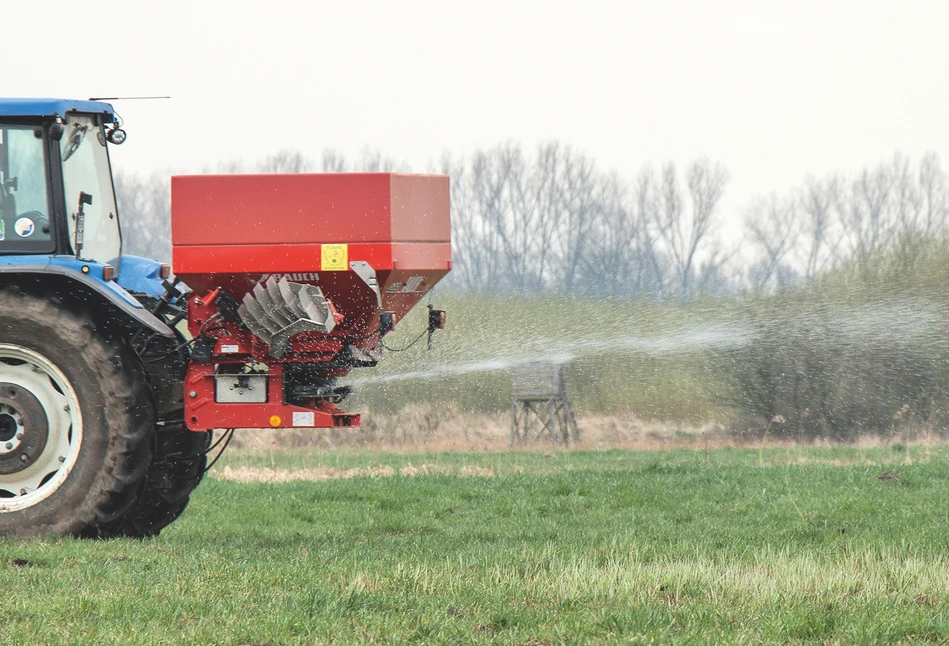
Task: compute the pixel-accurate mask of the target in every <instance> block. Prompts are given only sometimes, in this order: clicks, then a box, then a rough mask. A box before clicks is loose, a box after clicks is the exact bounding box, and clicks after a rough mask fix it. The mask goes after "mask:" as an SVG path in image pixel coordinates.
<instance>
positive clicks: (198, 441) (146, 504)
mask: <svg viewBox="0 0 949 646" xmlns="http://www.w3.org/2000/svg"><path fill="white" fill-rule="evenodd" d="M210 442H211V433H210V432H204V433H196V432H194V431H189V430H188V428H187V427H186V426H185V422H184V418H183V417H181V418H176V419H174V420H172V421H168V422H166V423H165V424H164V425H162V426H159V427H158V429H157V432H156V442H155V455H154V459H153V460H152V464H151V468H150V469H149V470H148V476H147V480H146V482H145V486H144V488H143V489H142V491H141V493H140V495H139V499H138V501H137V502H136V503H135V505H134V506H133V507H132V509H131V510H130V511H129V513H128V514H127V515H126V517H125V518H124V519H123V520H122V522H121V524H120V525H119V526H118V527H117V532H118V533H121V534H124V535H125V536H132V537H137V538H146V537H149V536H157V535H158V533H159V532H160V531H161V530H162V529H164V528H165V527H167V526H168V525H169V524H171V523H172V521H174V520H175V519H176V518H178V516H180V515H181V513H182V512H183V511H184V510H185V507H186V506H187V505H188V501H189V499H190V497H191V492H192V491H194V489H195V487H197V486H198V484H200V482H201V479H202V477H203V476H204V469H205V466H206V465H207V455H206V451H207V449H208V445H209V444H210Z"/></svg>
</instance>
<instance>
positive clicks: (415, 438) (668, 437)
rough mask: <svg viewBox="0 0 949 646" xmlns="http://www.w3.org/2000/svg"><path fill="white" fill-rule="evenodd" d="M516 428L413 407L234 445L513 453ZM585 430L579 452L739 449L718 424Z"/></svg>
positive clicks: (242, 438) (253, 435)
mask: <svg viewBox="0 0 949 646" xmlns="http://www.w3.org/2000/svg"><path fill="white" fill-rule="evenodd" d="M510 425H511V420H510V416H509V415H508V414H497V415H481V414H475V413H462V412H458V411H457V410H455V409H453V408H450V407H444V408H439V407H431V406H412V407H408V408H405V409H403V410H402V411H400V412H399V413H395V414H391V415H380V414H374V415H371V416H370V415H365V416H364V417H363V426H361V427H359V428H349V429H335V428H331V429H279V430H271V429H242V430H238V431H236V432H235V435H234V440H233V442H232V444H231V446H232V447H237V448H247V449H261V450H266V449H278V448H280V449H284V448H316V449H326V450H332V449H378V450H384V451H394V452H411V453H427V452H431V453H440V452H447V451H504V450H507V449H508V448H509V442H510V432H511V426H510ZM579 425H580V443H579V444H578V445H577V447H576V448H578V449H598V450H604V449H611V448H616V449H632V450H664V449H673V448H681V447H696V446H702V447H704V446H706V445H707V446H708V448H715V447H722V446H736V445H737V444H736V439H735V437H734V436H733V435H732V434H731V433H730V431H729V430H728V429H727V428H726V427H725V426H723V425H720V424H714V423H709V424H704V425H701V426H683V425H682V424H677V423H673V422H661V421H651V420H643V419H640V418H638V417H635V416H633V415H626V416H618V415H616V416H606V415H597V416H593V415H590V416H583V417H580V419H579ZM742 444H743V445H750V444H751V442H750V441H749V442H748V443H742ZM551 446H553V444H552V443H551V442H550V441H549V440H546V439H542V438H541V439H537V440H535V441H532V442H530V443H529V444H528V445H526V446H519V447H518V448H524V449H536V450H549V449H550V448H551ZM561 448H562V446H561Z"/></svg>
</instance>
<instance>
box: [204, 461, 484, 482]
mask: <svg viewBox="0 0 949 646" xmlns="http://www.w3.org/2000/svg"><path fill="white" fill-rule="evenodd" d="M434 474H442V475H455V476H461V477H466V478H470V477H480V478H490V477H493V476H494V471H492V470H491V469H487V468H484V467H479V466H477V465H473V464H468V465H463V466H449V465H443V464H420V465H419V466H415V465H413V464H407V465H405V466H403V467H400V468H399V469H394V468H392V467H388V466H371V467H363V468H355V469H336V468H333V467H316V468H310V467H308V468H304V469H292V470H291V469H276V468H271V469H268V468H261V467H248V466H241V467H231V466H225V467H224V468H223V469H220V470H213V471H211V477H212V478H217V479H218V480H235V481H237V482H253V483H257V482H294V481H299V480H306V481H310V482H319V481H322V480H340V479H345V478H366V477H368V478H391V477H393V476H396V475H399V476H402V477H403V478H411V477H414V476H427V475H434Z"/></svg>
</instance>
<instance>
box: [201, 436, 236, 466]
mask: <svg viewBox="0 0 949 646" xmlns="http://www.w3.org/2000/svg"><path fill="white" fill-rule="evenodd" d="M225 436H226V437H227V440H226V441H225V442H224V446H222V447H221V450H220V451H218V452H217V455H216V456H214V459H213V460H212V461H211V464H209V465H208V466H207V468H205V470H204V472H205V473H207V472H208V471H210V470H211V467H213V466H214V465H215V463H216V462H217V461H218V460H220V459H221V456H222V455H224V451H225V450H227V445H228V444H230V443H231V438H232V437H234V429H233V428H229V429H227V431H225V434H224V435H222V436H221V440H223V439H224V437H225ZM221 440H218V442H220V441H221ZM214 446H217V444H215V445H214ZM212 448H213V447H212ZM210 452H211V449H208V451H207V453H205V455H207V454H208V453H210Z"/></svg>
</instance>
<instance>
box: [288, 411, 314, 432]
mask: <svg viewBox="0 0 949 646" xmlns="http://www.w3.org/2000/svg"><path fill="white" fill-rule="evenodd" d="M314 424H316V421H315V416H314V415H313V413H298V412H296V411H294V412H293V425H294V426H306V427H309V428H312V427H313V425H314Z"/></svg>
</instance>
